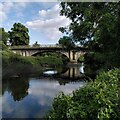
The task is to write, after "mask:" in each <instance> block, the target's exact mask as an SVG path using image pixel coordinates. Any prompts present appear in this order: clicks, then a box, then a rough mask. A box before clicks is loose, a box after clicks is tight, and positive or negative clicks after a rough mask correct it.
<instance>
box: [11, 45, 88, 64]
mask: <svg viewBox="0 0 120 120" xmlns="http://www.w3.org/2000/svg"><path fill="white" fill-rule="evenodd" d="M10 49H11V50H12V51H13V52H14V53H17V54H20V55H22V56H37V55H39V54H40V53H45V52H52V53H53V52H55V53H60V54H62V55H65V56H66V57H67V58H69V60H70V62H77V60H78V58H79V57H80V56H81V55H83V54H85V53H86V50H87V49H86V48H83V47H75V48H74V49H71V50H67V49H66V48H64V47H62V46H59V45H42V46H39V47H33V46H13V47H10Z"/></svg>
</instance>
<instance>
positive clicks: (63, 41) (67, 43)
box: [59, 36, 75, 49]
mask: <svg viewBox="0 0 120 120" xmlns="http://www.w3.org/2000/svg"><path fill="white" fill-rule="evenodd" d="M59 44H60V45H62V46H63V47H66V48H67V49H71V48H73V47H74V46H75V44H74V42H73V40H72V38H70V37H68V36H63V37H62V38H60V39H59Z"/></svg>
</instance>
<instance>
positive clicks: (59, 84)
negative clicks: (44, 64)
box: [2, 67, 85, 118]
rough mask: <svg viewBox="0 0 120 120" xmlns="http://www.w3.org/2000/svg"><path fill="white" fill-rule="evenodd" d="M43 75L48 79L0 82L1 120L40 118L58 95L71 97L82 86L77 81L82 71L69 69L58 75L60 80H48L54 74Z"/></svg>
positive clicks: (22, 79) (80, 81)
mask: <svg viewBox="0 0 120 120" xmlns="http://www.w3.org/2000/svg"><path fill="white" fill-rule="evenodd" d="M80 70H82V72H81V71H80ZM44 73H45V74H47V73H48V76H38V77H34V78H31V77H27V78H25V77H22V78H11V79H8V80H6V81H4V82H3V91H2V107H3V108H2V117H3V118H43V117H44V116H45V114H46V113H47V112H48V111H49V109H50V108H51V105H52V102H53V98H54V97H55V96H56V95H57V94H58V93H59V92H61V91H62V92H64V93H65V94H70V93H72V91H73V90H76V89H78V88H80V87H82V86H83V85H84V84H85V82H84V80H83V79H80V78H79V77H80V76H81V74H82V73H83V68H81V67H77V68H75V67H72V68H69V69H68V70H67V71H65V72H64V73H60V75H61V77H53V76H52V77H51V75H50V74H53V73H57V72H56V71H55V72H54V71H53V72H52V71H48V72H47V71H45V72H44ZM49 75H50V76H49ZM66 78H71V79H66ZM75 78H76V79H75Z"/></svg>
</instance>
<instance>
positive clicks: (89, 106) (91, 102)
mask: <svg viewBox="0 0 120 120" xmlns="http://www.w3.org/2000/svg"><path fill="white" fill-rule="evenodd" d="M119 91H120V69H115V70H110V71H108V72H102V73H101V74H100V75H98V76H97V78H96V80H95V81H94V82H93V81H91V82H90V83H88V84H87V85H85V86H84V87H83V88H80V89H78V90H76V91H74V92H73V94H72V95H64V94H63V93H60V94H59V95H58V96H57V97H56V98H55V99H54V102H53V105H52V109H51V111H50V113H49V114H48V116H47V119H49V120H63V119H65V120H105V119H108V120H119V119H120V109H119V108H120V97H119Z"/></svg>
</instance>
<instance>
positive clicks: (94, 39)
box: [59, 2, 120, 65]
mask: <svg viewBox="0 0 120 120" xmlns="http://www.w3.org/2000/svg"><path fill="white" fill-rule="evenodd" d="M61 8H62V9H61V15H65V16H66V17H68V18H70V19H71V20H72V22H71V24H70V26H69V27H67V28H64V29H63V28H60V29H59V30H60V31H61V32H67V33H69V35H70V36H72V37H73V38H74V40H76V41H79V42H80V43H82V44H87V43H89V44H87V45H88V46H89V47H91V48H92V50H95V51H96V49H98V50H99V52H100V53H102V54H103V55H104V58H105V61H106V60H109V62H112V61H113V62H114V63H119V65H120V62H119V61H120V57H118V56H120V34H119V31H120V22H119V21H120V2H102V3H101V2H91V3H90V2H89V3H86V2H81V3H80V2H79V3H78V2H74V3H72V2H61ZM111 60H112V61H111Z"/></svg>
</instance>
